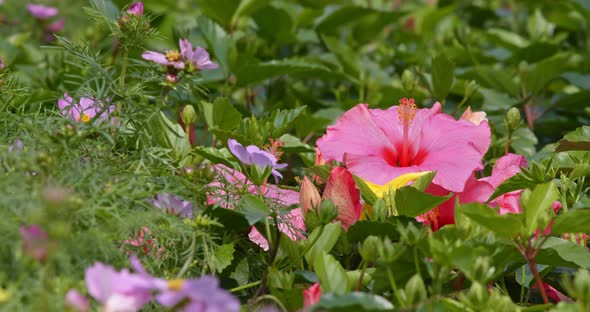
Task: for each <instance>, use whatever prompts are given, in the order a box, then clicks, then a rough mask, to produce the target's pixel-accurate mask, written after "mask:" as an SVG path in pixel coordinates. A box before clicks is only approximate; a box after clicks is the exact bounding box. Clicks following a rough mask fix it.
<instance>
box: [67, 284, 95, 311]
mask: <svg viewBox="0 0 590 312" xmlns="http://www.w3.org/2000/svg"><path fill="white" fill-rule="evenodd" d="M66 305H67V306H69V307H71V308H73V309H74V310H76V311H78V312H86V311H88V309H89V308H90V303H89V302H88V299H87V298H86V297H84V295H82V294H81V293H80V292H78V291H77V290H75V289H70V290H68V293H67V294H66Z"/></svg>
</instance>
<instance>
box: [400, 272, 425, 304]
mask: <svg viewBox="0 0 590 312" xmlns="http://www.w3.org/2000/svg"><path fill="white" fill-rule="evenodd" d="M405 294H406V302H405V303H406V304H409V305H412V304H415V303H419V302H422V301H424V299H426V297H427V293H426V287H425V286H424V281H423V280H422V277H421V276H420V274H414V276H412V278H410V280H409V281H408V282H407V283H406V287H405Z"/></svg>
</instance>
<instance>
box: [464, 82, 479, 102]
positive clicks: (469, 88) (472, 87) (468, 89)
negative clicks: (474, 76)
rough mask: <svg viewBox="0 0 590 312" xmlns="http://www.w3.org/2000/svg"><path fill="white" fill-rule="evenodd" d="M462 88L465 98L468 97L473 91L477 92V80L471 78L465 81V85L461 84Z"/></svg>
mask: <svg viewBox="0 0 590 312" xmlns="http://www.w3.org/2000/svg"><path fill="white" fill-rule="evenodd" d="M463 88H464V90H465V91H464V93H465V98H466V99H468V98H470V97H471V96H472V95H473V94H474V93H475V92H477V90H478V89H479V85H478V84H477V82H475V80H471V81H465V85H464V86H463Z"/></svg>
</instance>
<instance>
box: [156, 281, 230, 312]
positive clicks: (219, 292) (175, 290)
mask: <svg viewBox="0 0 590 312" xmlns="http://www.w3.org/2000/svg"><path fill="white" fill-rule="evenodd" d="M162 286H164V285H162ZM165 286H166V287H165V288H163V289H161V292H160V294H159V295H157V296H156V301H157V302H158V303H160V304H161V305H163V306H165V307H173V306H176V305H177V304H179V303H181V302H183V301H184V300H188V302H186V303H185V305H184V307H183V309H182V310H180V311H195V312H200V311H202V312H206V311H225V312H234V311H235V312H237V311H240V302H239V301H238V299H237V298H235V297H234V296H232V295H231V294H230V293H229V292H228V291H226V290H224V289H222V288H219V282H218V280H217V278H215V277H212V276H203V277H201V278H197V279H192V280H174V281H170V282H168V283H167V284H166V285H165Z"/></svg>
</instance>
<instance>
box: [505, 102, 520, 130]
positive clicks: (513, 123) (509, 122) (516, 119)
mask: <svg viewBox="0 0 590 312" xmlns="http://www.w3.org/2000/svg"><path fill="white" fill-rule="evenodd" d="M504 123H505V124H506V128H508V131H510V132H514V131H516V129H518V127H520V123H521V120H520V111H518V108H516V107H513V108H511V109H510V110H509V111H508V112H507V113H506V116H505V117H504Z"/></svg>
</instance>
